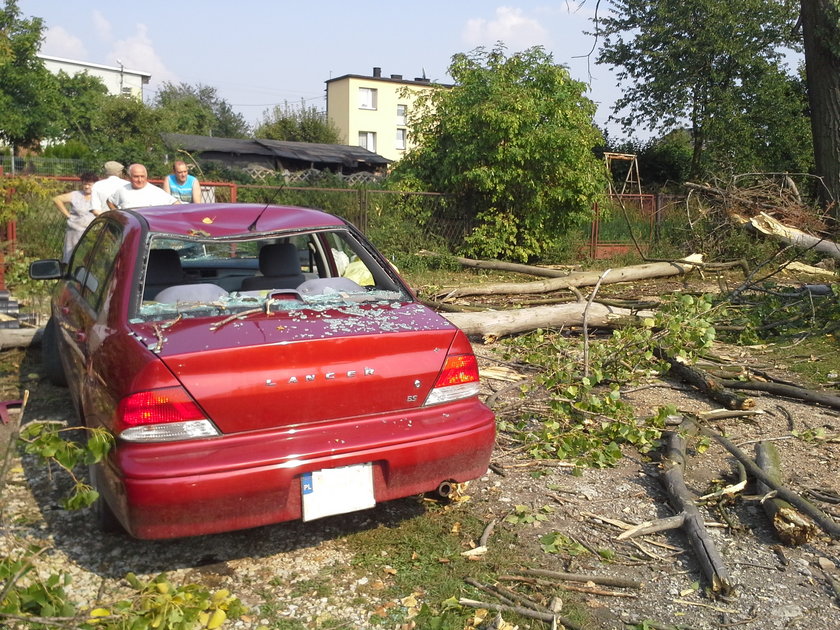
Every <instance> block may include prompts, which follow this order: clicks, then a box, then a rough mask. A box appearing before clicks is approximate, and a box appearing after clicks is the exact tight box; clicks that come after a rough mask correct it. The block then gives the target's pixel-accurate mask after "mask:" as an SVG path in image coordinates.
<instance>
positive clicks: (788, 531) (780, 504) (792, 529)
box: [755, 442, 817, 545]
mask: <svg viewBox="0 0 840 630" xmlns="http://www.w3.org/2000/svg"><path fill="white" fill-rule="evenodd" d="M755 463H756V465H758V467H759V468H761V470H763V471H764V472H765V473H767V475H768V476H769V477H770V478H771V479H773V481H775V482H776V485H777V486H778V485H780V484H781V482H782V475H781V457H780V456H779V449H778V448H776V445H775V444H774V443H773V442H759V443H758V444H756V445H755ZM756 489H757V490H758V494H760V495H769V494H770V493H771V488H770V486H768V485H767V484H765V483H764V482H762V481H761V480H758V481H757V482H756ZM775 494H776V493H775V491H773V495H775ZM761 505H762V507H763V508H764V512H765V514H767V517H768V518H769V519H770V523H771V525H773V529H774V530H775V532H776V535H777V536H778V537H779V540H781V541H782V542H783V543H785V544H786V545H802V544H804V543H806V542H808V541H809V540H810V539H811V538H813V537H814V535H815V534H816V533H817V531H816V527H814V525H813V523H811V522H810V521H809V520H807V519H806V518H804V517H803V516H802V515H801V514H800V513H799V512H797V511H796V509H794V507H793V506H792V505H791V504H790V503H788V502H787V501H785V500H784V499H780V498H779V497H777V496H772V497H770V496H768V497H767V498H765V499H764V500H762V502H761Z"/></svg>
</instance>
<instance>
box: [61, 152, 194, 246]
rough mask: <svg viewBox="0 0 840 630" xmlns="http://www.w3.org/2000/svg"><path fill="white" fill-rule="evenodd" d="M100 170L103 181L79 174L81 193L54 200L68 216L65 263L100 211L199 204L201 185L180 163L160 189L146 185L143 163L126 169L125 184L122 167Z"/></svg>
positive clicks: (107, 166) (112, 163) (110, 164)
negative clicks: (126, 178) (103, 174)
mask: <svg viewBox="0 0 840 630" xmlns="http://www.w3.org/2000/svg"><path fill="white" fill-rule="evenodd" d="M103 170H104V172H105V177H104V178H103V179H99V178H98V177H97V176H96V175H95V174H94V173H82V174H81V175H80V176H79V180H80V183H81V189H80V190H74V191H71V192H68V193H64V194H63V195H56V196H55V197H53V203H54V204H55V205H56V207H57V208H58V210H59V212H61V214H63V215H64V216H65V217H67V230H66V231H65V233H64V248H63V252H62V260H63V261H64V262H67V261H68V260H70V254H71V253H72V251H73V248H74V247H75V246H76V243H78V242H79V239H80V238H81V237H82V234H83V233H84V231H85V229H86V228H87V226H88V225H90V223H91V222H92V221H93V220H94V219H95V218H96V217H97V216H98V215H100V214H102V213H103V212H107V211H108V210H117V209H127V208H144V207H147V206H166V205H172V204H177V203H200V202H201V185H200V184H199V182H198V179H197V178H196V177H195V176H194V175H190V174H189V171H188V169H187V165H186V163H184V162H182V161H180V160H178V161H176V162H174V163H173V164H172V173H171V174H169V175H167V176H166V178H164V180H163V187H162V188H160V187H158V186H155V185H154V184H152V183H150V182H149V174H148V172H147V171H146V167H145V166H143V165H142V164H132V165H131V166H129V167H128V181H126V180H125V179H124V178H123V165H122V164H120V163H119V162H115V161H109V162H105V165H104V169H103Z"/></svg>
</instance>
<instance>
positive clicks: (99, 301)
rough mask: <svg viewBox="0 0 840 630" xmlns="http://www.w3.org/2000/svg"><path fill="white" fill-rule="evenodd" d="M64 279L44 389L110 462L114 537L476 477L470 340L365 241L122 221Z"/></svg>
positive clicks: (207, 529) (266, 217)
mask: <svg viewBox="0 0 840 630" xmlns="http://www.w3.org/2000/svg"><path fill="white" fill-rule="evenodd" d="M30 275H31V276H32V277H33V278H39V279H58V283H57V286H56V289H55V292H54V294H53V299H52V310H51V318H50V320H49V322H48V323H47V326H46V329H45V332H44V337H43V346H42V347H43V358H44V365H45V369H46V372H47V375H48V377H49V378H50V379H51V380H52V381H53V382H56V383H60V384H65V383H66V385H67V386H68V387H69V391H70V394H71V397H72V400H73V404H74V405H75V409H76V412H77V413H78V415H79V418H80V420H81V421H82V423H83V424H84V425H86V426H87V427H102V428H104V429H106V430H107V431H109V432H111V433H112V434H113V435H114V437H115V441H116V446H115V447H114V448H113V449H112V450H111V452H110V453H109V456H108V457H107V459H106V460H105V461H103V462H102V463H100V464H98V465H97V466H95V467H94V468H93V470H92V473H91V476H92V480H93V483H94V485H95V487H96V488H97V490H98V491H99V493H100V499H99V500H98V505H97V513H98V515H99V520H100V524H101V525H103V526H108V525H109V524H110V525H112V526H113V525H118V526H121V527H122V528H123V529H125V531H127V532H128V533H129V534H131V535H132V536H135V537H137V538H175V537H182V536H194V535H198V534H208V533H213V532H222V531H229V530H236V529H243V528H249V527H256V526H260V525H266V524H269V523H278V522H281V521H287V520H294V519H303V520H304V521H309V520H312V519H317V518H321V517H325V516H330V515H335V514H343V513H348V512H353V511H357V510H364V509H368V508H371V507H373V506H374V505H376V504H377V503H379V502H382V501H388V500H391V499H396V498H400V497H407V496H410V495H415V494H420V493H424V492H430V491H435V490H439V491H441V493H444V492H445V489H446V488H449V487H451V485H452V484H453V483H459V482H464V481H467V480H469V479H474V478H476V477H479V476H480V475H482V474H483V473H484V472H485V471H486V469H487V466H488V464H489V460H490V453H491V450H492V447H493V442H494V437H495V419H494V416H493V413H492V412H491V411H490V409H488V408H487V407H486V406H485V405H484V404H483V403H482V402H481V401H480V400H479V398H478V393H479V375H478V366H477V363H476V359H475V356H474V355H473V352H472V348H471V346H470V343H469V341H468V339H467V337H466V336H465V335H464V334H463V333H462V332H461V331H460V330H458V329H457V328H456V327H455V326H453V325H452V324H450V323H449V322H448V321H447V320H445V319H444V318H442V317H441V316H439V315H438V314H436V313H435V312H433V311H432V310H430V309H429V308H427V307H425V306H424V305H422V304H421V303H420V302H418V301H417V299H415V297H414V295H413V294H412V292H411V290H410V289H409V288H408V286H407V285H406V284H405V283H404V281H403V280H402V279H401V278H400V276H399V274H398V273H397V270H396V269H395V268H394V267H393V266H392V265H391V264H390V263H389V262H388V261H387V260H386V259H385V258H384V257H383V256H382V255H381V254H380V253H378V252H377V251H376V249H375V248H374V247H373V246H372V245H371V244H370V243H369V242H368V241H367V240H366V239H365V237H364V236H363V235H362V234H361V233H360V232H359V231H358V230H357V229H356V228H354V227H353V226H352V225H350V224H348V223H347V222H346V221H344V220H343V219H340V218H338V217H336V216H333V215H330V214H327V213H325V212H321V211H318V210H310V209H305V208H295V207H281V206H271V205H269V206H263V205H248V204H207V205H201V204H199V205H183V206H165V207H156V208H142V209H136V210H125V211H112V212H108V213H105V214H103V215H102V216H100V217H99V218H98V219H96V221H94V222H93V223H92V224H91V226H90V227H89V228H88V230H87V231H86V232H85V234H84V235H83V237H82V239H81V240H80V242H79V244H78V245H77V247H76V249H75V251H74V252H73V255H72V257H71V259H70V261H69V263H68V264H66V265H65V264H63V263H60V262H59V261H58V260H41V261H37V262H35V263H33V264H32V266H31V267H30Z"/></svg>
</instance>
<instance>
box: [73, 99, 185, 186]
mask: <svg viewBox="0 0 840 630" xmlns="http://www.w3.org/2000/svg"><path fill="white" fill-rule="evenodd" d="M160 119H161V116H160V112H159V111H158V110H157V109H155V108H153V107H150V106H149V105H146V104H145V103H143V102H141V101H139V100H137V99H135V98H131V97H126V96H109V97H107V98H106V99H105V100H104V102H103V106H102V110H101V112H100V113H99V116H98V119H97V124H96V128H95V130H93V131H92V133H91V134H90V137H89V141H90V146H91V147H92V149H93V152H94V155H95V156H96V158H97V159H98V160H100V161H104V160H117V161H118V162H122V163H123V164H125V165H128V164H131V163H132V162H142V163H144V164H146V166H147V167H148V170H149V174H150V175H162V174H163V173H165V172H168V170H169V169H168V167H167V165H166V164H165V161H164V155H165V147H164V145H163V140H162V139H161V137H160V133H161V131H162V129H161V121H160Z"/></svg>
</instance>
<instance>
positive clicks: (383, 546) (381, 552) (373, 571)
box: [344, 501, 582, 630]
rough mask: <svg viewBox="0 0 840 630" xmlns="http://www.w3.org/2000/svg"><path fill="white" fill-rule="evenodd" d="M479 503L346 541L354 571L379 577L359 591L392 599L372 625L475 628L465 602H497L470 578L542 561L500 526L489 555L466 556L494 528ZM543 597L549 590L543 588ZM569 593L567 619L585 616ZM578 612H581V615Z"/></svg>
mask: <svg viewBox="0 0 840 630" xmlns="http://www.w3.org/2000/svg"><path fill="white" fill-rule="evenodd" d="M475 507H476V504H474V503H472V502H470V501H467V502H465V503H453V504H449V505H434V504H430V505H429V506H427V509H426V513H425V514H422V515H420V516H416V517H414V518H411V519H407V520H404V521H400V522H399V523H398V524H396V525H394V526H384V525H383V526H380V527H378V528H375V529H371V530H363V531H359V532H356V533H353V534H351V535H349V536H347V537H346V538H345V539H344V542H345V543H346V544H347V546H348V548H349V549H350V550H351V551H352V552H353V554H354V561H353V563H352V568H353V570H355V571H358V572H360V573H361V574H364V575H368V576H379V577H378V579H373V580H371V581H369V582H368V584H366V585H365V587H364V588H361V589H359V593H360V595H365V594H369V595H370V597H371V598H372V599H379V600H382V599H383V598H385V599H387V600H389V602H390V603H391V604H392V605H385V606H379V607H378V608H377V609H376V610H375V611H374V613H373V614H372V615H371V619H370V623H371V625H381V626H382V627H383V628H393V627H395V626H396V625H397V624H400V623H406V622H407V621H409V620H412V621H413V622H414V623H415V624H416V627H417V628H434V629H435V630H462V629H463V628H466V627H470V624H471V620H472V619H473V618H474V615H475V614H476V611H475V609H472V608H468V607H463V606H460V605H459V604H458V599H459V598H461V597H467V598H470V599H477V600H484V601H487V600H488V599H489V600H491V601H496V600H495V599H494V598H492V597H489V596H487V595H484V594H482V593H481V592H480V591H478V590H477V589H475V588H474V587H472V586H470V585H468V584H467V583H466V582H465V580H466V579H467V578H473V579H474V580H478V581H480V582H483V583H490V584H492V583H495V582H496V579H497V576H498V575H499V574H502V573H511V572H515V571H516V569H517V568H518V567H520V566H523V565H526V566H527V565H533V564H534V561H535V559H534V558H533V557H532V556H531V555H530V553H529V552H528V551H527V550H526V547H524V546H523V545H521V544H519V542H518V539H517V536H516V532H515V531H514V530H513V529H511V528H509V527H505V526H503V525H502V524H498V525H497V527H496V528H495V529H494V531H493V536H492V538H491V543H490V544H489V545H488V547H489V549H488V551H487V553H486V554H485V555H483V556H480V557H479V558H478V559H477V560H471V559H469V558H468V557H465V556H463V555H462V552H464V551H467V550H469V549H471V548H472V547H473V546H474V545H476V544H477V543H478V540H479V539H480V537H481V535H482V533H483V531H484V529H485V527H486V526H487V523H486V522H485V520H484V519H483V518H482V517H480V516H479V515H478V514H476V509H475ZM543 592H545V589H544V588H543ZM567 598H568V593H566V594H565V595H564V599H565V600H567V601H566V605H567V607H566V608H565V609H564V615H566V616H572V615H574V616H577V617H578V618H580V617H581V616H582V613H581V609H579V608H578V609H576V608H575V606H574V603H573V602H570V601H568V599H567ZM576 610H577V612H575V611H576ZM504 617H505V620H506V621H508V622H509V623H512V624H513V625H514V626H516V625H518V626H519V627H520V628H523V629H524V628H542V627H544V626H543V624H542V623H541V622H535V621H533V620H529V619H526V618H524V617H519V616H517V615H515V614H512V613H505V615H504Z"/></svg>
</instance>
